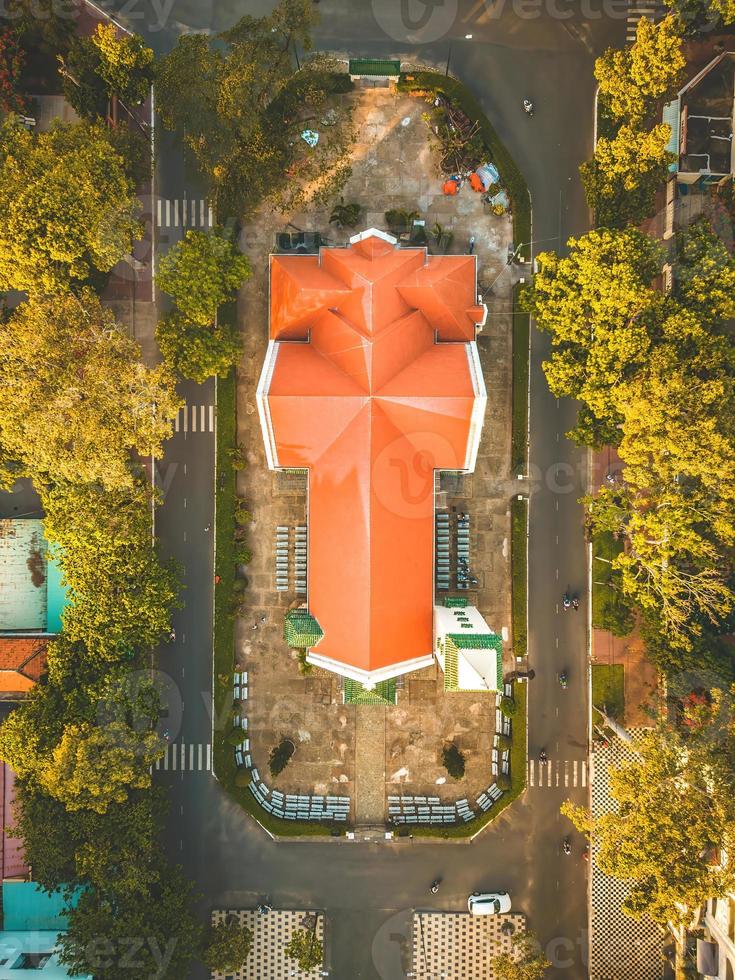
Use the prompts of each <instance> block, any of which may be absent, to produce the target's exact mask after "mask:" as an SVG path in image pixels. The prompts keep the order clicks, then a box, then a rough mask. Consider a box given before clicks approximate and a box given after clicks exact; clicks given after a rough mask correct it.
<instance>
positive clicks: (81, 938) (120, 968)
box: [59, 862, 202, 980]
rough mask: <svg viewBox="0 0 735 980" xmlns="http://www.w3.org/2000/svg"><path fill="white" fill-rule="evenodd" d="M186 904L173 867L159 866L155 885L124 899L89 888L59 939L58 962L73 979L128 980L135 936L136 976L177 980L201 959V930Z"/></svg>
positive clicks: (187, 890) (184, 887) (185, 889)
mask: <svg viewBox="0 0 735 980" xmlns="http://www.w3.org/2000/svg"><path fill="white" fill-rule="evenodd" d="M159 865H160V862H159ZM191 901H192V895H191V885H190V884H189V883H188V882H187V881H186V879H185V878H184V877H183V875H182V874H181V871H180V869H178V868H165V867H160V870H158V873H157V875H156V881H155V884H153V885H152V886H151V887H150V888H147V889H144V890H140V891H136V892H135V893H134V894H132V895H129V896H120V895H118V894H116V893H115V892H114V891H113V890H106V889H88V890H86V891H84V892H83V893H82V895H81V897H80V900H79V904H78V905H77V907H76V908H75V909H72V910H71V911H70V913H69V929H68V931H67V932H65V933H62V934H61V935H60V937H59V945H60V948H61V955H60V959H61V961H62V962H63V963H64V964H65V965H66V966H67V967H69V969H70V971H71V972H72V973H74V974H94V977H95V980H129V977H130V968H131V962H130V961H131V956H130V953H131V949H130V937H131V936H134V937H136V939H140V940H142V942H141V944H140V946H139V948H137V949H136V951H135V959H134V964H135V973H136V975H137V976H140V977H156V978H157V980H180V978H181V977H184V976H187V974H188V972H189V969H190V964H191V961H192V960H193V959H194V958H199V956H200V955H201V943H202V927H201V926H200V924H199V923H198V922H197V921H196V920H195V919H194V918H193V916H192V913H191Z"/></svg>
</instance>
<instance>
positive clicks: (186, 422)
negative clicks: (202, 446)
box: [181, 405, 189, 434]
mask: <svg viewBox="0 0 735 980" xmlns="http://www.w3.org/2000/svg"><path fill="white" fill-rule="evenodd" d="M181 414H182V415H183V416H184V434H186V433H187V432H188V431H189V408H188V406H187V405H184V407H183V408H182V409H181Z"/></svg>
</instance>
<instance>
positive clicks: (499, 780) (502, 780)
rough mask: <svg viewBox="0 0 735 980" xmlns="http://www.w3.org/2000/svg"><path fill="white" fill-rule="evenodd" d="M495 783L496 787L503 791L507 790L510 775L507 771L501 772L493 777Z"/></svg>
mask: <svg viewBox="0 0 735 980" xmlns="http://www.w3.org/2000/svg"><path fill="white" fill-rule="evenodd" d="M495 785H496V786H497V787H498V789H502V790H503V792H504V793H505V792H507V791H508V790H509V789H510V776H509V775H507V773H504V772H501V773H498V775H497V776H496V777H495Z"/></svg>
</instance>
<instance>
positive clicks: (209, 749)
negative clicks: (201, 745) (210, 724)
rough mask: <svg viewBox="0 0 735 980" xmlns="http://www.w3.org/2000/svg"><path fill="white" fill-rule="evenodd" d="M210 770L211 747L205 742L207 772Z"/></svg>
mask: <svg viewBox="0 0 735 980" xmlns="http://www.w3.org/2000/svg"><path fill="white" fill-rule="evenodd" d="M211 768H212V746H211V745H210V744H209V742H207V772H209V770H210V769H211Z"/></svg>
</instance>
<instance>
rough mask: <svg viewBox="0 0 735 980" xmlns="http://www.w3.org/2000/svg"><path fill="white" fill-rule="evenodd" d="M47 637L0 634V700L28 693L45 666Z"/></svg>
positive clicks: (15, 697)
mask: <svg viewBox="0 0 735 980" xmlns="http://www.w3.org/2000/svg"><path fill="white" fill-rule="evenodd" d="M47 648H48V640H47V639H45V638H43V639H42V638H39V637H25V636H24V637H20V636H0V700H12V699H17V698H19V697H22V696H23V695H25V694H27V693H28V692H29V691H30V690H31V688H32V687H33V685H34V684H35V683H36V681H37V680H38V678H39V677H40V676H41V674H42V673H43V672H44V670H45V669H46V651H47Z"/></svg>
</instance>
